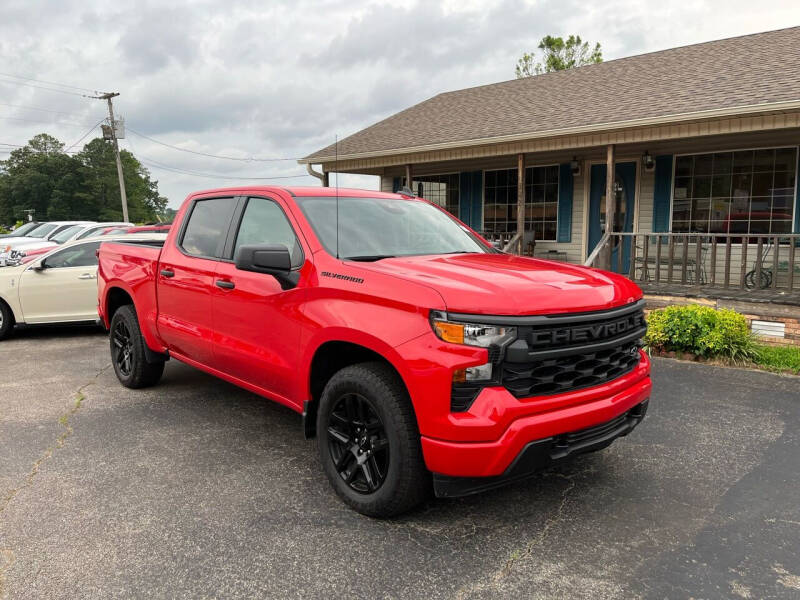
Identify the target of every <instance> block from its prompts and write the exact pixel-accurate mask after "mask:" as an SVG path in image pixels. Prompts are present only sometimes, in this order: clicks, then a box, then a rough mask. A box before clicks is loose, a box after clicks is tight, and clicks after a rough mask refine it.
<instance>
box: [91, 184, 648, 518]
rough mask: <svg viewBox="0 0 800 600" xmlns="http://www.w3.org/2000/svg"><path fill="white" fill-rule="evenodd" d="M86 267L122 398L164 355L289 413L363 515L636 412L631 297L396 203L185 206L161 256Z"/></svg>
mask: <svg viewBox="0 0 800 600" xmlns="http://www.w3.org/2000/svg"><path fill="white" fill-rule="evenodd" d="M99 256H100V262H99V271H98V276H99V312H100V316H101V318H102V319H103V321H104V323H105V324H106V326H107V327H108V328H109V330H110V348H111V357H112V362H113V365H114V369H115V371H116V374H117V377H118V378H119V380H120V382H121V383H122V384H123V385H125V386H127V387H131V388H139V387H144V386H149V385H153V384H155V383H156V382H157V381H158V380H159V378H160V377H161V375H162V372H163V370H164V362H165V361H166V360H167V359H168V358H175V359H177V360H179V361H182V362H185V363H188V364H190V365H193V366H195V367H197V368H199V369H202V370H203V371H206V372H208V373H211V374H213V375H216V376H217V377H220V378H222V379H225V380H227V381H229V382H231V383H234V384H236V385H238V386H241V387H243V388H245V389H247V390H250V391H252V392H255V393H257V394H260V395H262V396H265V397H267V398H270V399H272V400H275V401H277V402H280V403H282V404H285V405H286V406H288V407H290V408H292V409H293V410H295V411H297V412H300V413H302V415H303V426H304V431H305V433H306V435H307V436H308V437H312V436H314V435H316V437H317V439H318V447H319V455H320V459H321V462H322V467H323V469H324V471H325V473H326V475H327V476H328V478H329V479H330V482H331V484H332V486H333V487H334V489H335V490H336V492H337V493H338V494H339V496H341V498H342V499H343V500H344V501H345V502H347V503H348V504H349V505H350V506H352V507H353V508H355V509H356V510H358V511H360V512H362V513H364V514H367V515H372V516H380V517H386V516H390V515H395V514H398V513H401V512H403V511H406V510H408V509H410V508H411V507H413V506H415V505H417V504H418V503H419V502H421V501H422V500H423V499H424V498H425V497H426V496H427V495H428V494H429V492H430V491H431V489H432V490H433V491H434V492H435V493H436V495H438V496H449V497H453V496H461V495H465V494H471V493H474V492H478V491H481V490H485V489H489V488H493V487H496V486H498V485H502V484H504V483H507V482H509V481H513V480H517V479H521V478H524V477H526V476H529V475H531V474H532V473H534V472H536V471H537V470H539V469H541V468H543V467H545V466H548V465H550V464H552V463H553V462H555V461H558V460H562V459H565V458H567V457H570V456H574V455H577V454H580V453H584V452H589V451H593V450H598V449H601V448H604V447H606V446H608V445H609V444H610V443H611V442H612V441H613V440H614V439H615V438H617V437H620V436H624V435H627V434H628V433H629V432H630V431H631V430H632V429H633V428H634V427H635V426H636V425H638V423H639V422H640V421H641V420H642V418H643V417H644V415H645V411H646V409H647V402H648V399H649V396H650V388H651V384H650V363H649V361H648V359H647V356H646V355H645V354H644V353H643V352H642V350H641V338H642V336H643V335H644V333H645V327H646V325H645V322H644V314H643V300H642V293H641V291H640V290H639V288H638V287H637V286H636V285H635V284H633V283H632V282H631V281H629V280H628V279H625V278H624V277H621V276H619V275H615V274H612V273H606V272H602V271H598V270H594V269H587V268H583V267H578V266H572V265H567V264H563V263H556V262H548V261H543V260H536V259H532V258H525V257H519V256H513V255H509V254H505V253H502V252H499V251H497V250H495V249H494V248H493V247H492V246H491V245H490V244H489V243H487V242H486V241H485V240H484V239H483V238H481V237H480V236H479V235H478V234H476V233H475V232H474V231H472V230H471V229H470V228H469V227H467V226H466V225H464V224H463V223H461V222H460V221H458V220H457V219H455V218H453V217H452V216H451V215H449V214H448V213H446V212H445V211H444V210H442V209H440V208H439V207H437V206H435V205H433V204H431V203H429V202H427V201H425V200H422V199H420V198H415V197H413V196H407V195H399V194H386V193H381V192H372V191H363V190H350V189H340V190H338V194H337V193H336V190H334V189H330V188H279V187H253V188H249V187H248V188H235V189H220V190H212V191H206V192H200V193H196V194H193V195H191V196H189V198H188V199H187V200H186V201H185V203H184V205H183V207H182V208H181V210H180V212H179V213H178V215H177V218H176V220H175V224H174V226H173V227H172V228H171V230H170V233H169V235H168V237H167V239H166V241H165V242H164V243H163V244H159V243H158V242H131V243H123V242H116V243H104V244H102V246H101V247H100V251H99Z"/></svg>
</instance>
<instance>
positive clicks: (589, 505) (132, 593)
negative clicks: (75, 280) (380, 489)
mask: <svg viewBox="0 0 800 600" xmlns="http://www.w3.org/2000/svg"><path fill="white" fill-rule="evenodd" d="M0 364H2V367H0V598H75V597H81V598H111V597H153V598H162V597H163V598H195V597H232V598H238V597H241V598H246V597H247V598H249V597H254V596H261V597H273V598H278V597H279V598H294V597H296V598H309V597H330V596H334V595H336V596H351V597H369V598H379V597H380V598H419V597H425V598H500V597H525V598H552V597H558V598H566V597H569V598H689V597H693V598H798V597H800V503H799V502H798V500H797V499H798V498H800V379H798V378H792V377H779V376H775V375H770V374H766V373H757V372H752V371H740V370H732V369H722V368H717V367H708V366H701V365H696V364H687V363H679V362H676V361H670V360H663V359H661V360H657V361H656V362H655V364H654V369H653V378H654V394H653V398H652V402H651V404H650V410H649V412H648V416H647V418H646V419H645V421H644V422H643V423H642V425H641V426H640V427H639V428H638V429H637V430H636V431H634V432H633V433H632V434H631V435H630V436H628V437H627V438H623V439H621V440H618V441H617V442H615V443H614V444H613V445H612V446H611V447H610V448H608V449H606V450H604V451H602V452H599V453H596V454H592V455H588V456H584V457H581V458H579V459H577V460H575V461H572V462H570V463H566V464H563V465H561V466H558V467H556V468H553V469H550V470H548V471H545V472H543V473H541V474H539V475H537V476H536V477H534V478H532V479H531V480H529V481H526V482H523V483H520V484H517V485H514V486H511V487H507V488H504V489H500V490H496V491H492V492H489V493H485V494H481V495H478V496H472V497H469V498H464V499H459V500H432V501H431V502H429V503H428V504H427V505H425V506H424V507H422V508H421V509H420V510H418V511H416V512H414V513H411V514H409V515H405V516H403V517H402V518H399V519H395V520H392V521H375V520H372V519H369V518H366V517H362V516H360V515H358V514H356V513H354V512H352V511H350V510H349V509H347V508H346V507H345V506H344V505H343V504H342V503H341V502H339V501H338V500H337V498H336V496H335V495H334V493H333V492H332V491H331V490H330V488H329V487H328V484H327V482H326V481H325V478H324V476H323V474H322V472H321V470H320V468H319V466H318V464H317V458H316V452H315V446H314V443H313V442H307V441H305V440H304V439H303V435H302V431H301V428H300V418H299V416H298V415H296V414H295V413H293V412H291V411H290V410H288V409H285V408H283V407H280V406H278V405H276V404H273V403H270V402H268V401H266V400H263V399H261V398H258V397H256V396H254V395H252V394H250V393H247V392H245V391H242V390H239V389H237V388H235V387H233V386H230V385H228V384H226V383H223V382H221V381H218V380H216V379H213V378H211V377H209V376H206V375H204V374H202V373H199V372H198V371H196V370H194V369H191V368H190V367H187V366H184V365H181V364H180V363H177V362H174V361H173V362H170V363H168V365H167V369H166V372H165V376H164V378H163V380H162V383H161V384H160V385H159V386H158V387H155V388H152V389H149V390H140V391H134V390H127V389H124V388H122V387H121V386H119V384H118V383H117V382H116V379H115V377H114V374H113V371H112V370H110V369H108V368H107V365H108V348H107V339H106V337H105V336H104V335H103V334H102V333H99V332H98V331H97V330H94V329H46V330H29V331H23V332H19V333H18V334H17V335H16V336H15V337H13V338H12V339H10V340H7V341H4V342H2V343H0Z"/></svg>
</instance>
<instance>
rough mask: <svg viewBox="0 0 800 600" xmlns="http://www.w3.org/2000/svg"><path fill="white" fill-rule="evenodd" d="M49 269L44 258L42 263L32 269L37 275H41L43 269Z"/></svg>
mask: <svg viewBox="0 0 800 600" xmlns="http://www.w3.org/2000/svg"><path fill="white" fill-rule="evenodd" d="M49 268H50V267H48V266H47V259H46V258H45V259H42V261H41V262H40V263H39V264H38V265H36V266H35V267H33V270H34V271H36V272H37V273H41V272H42V271H44V270H45V269H49Z"/></svg>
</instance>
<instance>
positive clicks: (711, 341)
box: [645, 304, 758, 361]
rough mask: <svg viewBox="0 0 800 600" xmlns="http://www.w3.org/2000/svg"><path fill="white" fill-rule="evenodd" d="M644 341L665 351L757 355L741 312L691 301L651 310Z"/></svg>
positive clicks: (740, 358)
mask: <svg viewBox="0 0 800 600" xmlns="http://www.w3.org/2000/svg"><path fill="white" fill-rule="evenodd" d="M647 325H648V330H647V335H646V336H645V344H646V345H647V347H648V348H650V349H653V350H657V351H667V352H688V353H692V354H696V355H697V356H703V357H722V358H727V359H730V360H733V361H750V360H754V359H755V358H757V356H758V348H757V345H756V343H755V340H754V338H753V336H752V334H751V333H750V330H749V329H748V327H747V320H746V319H745V318H744V316H742V315H740V314H739V313H737V312H735V311H733V310H726V309H721V310H715V309H713V308H710V307H708V306H700V305H697V304H690V305H687V306H668V307H667V308H661V309H658V310H654V311H652V312H651V313H650V316H649V317H648V319H647Z"/></svg>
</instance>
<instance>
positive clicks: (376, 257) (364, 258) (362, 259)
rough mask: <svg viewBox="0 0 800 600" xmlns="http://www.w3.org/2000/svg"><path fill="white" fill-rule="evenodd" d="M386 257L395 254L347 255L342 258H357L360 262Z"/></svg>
mask: <svg viewBox="0 0 800 600" xmlns="http://www.w3.org/2000/svg"><path fill="white" fill-rule="evenodd" d="M384 258H395V256H394V255H393V254H365V255H363V256H345V257H344V258H343V259H342V260H355V261H358V262H375V261H376V260H383V259H384Z"/></svg>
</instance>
